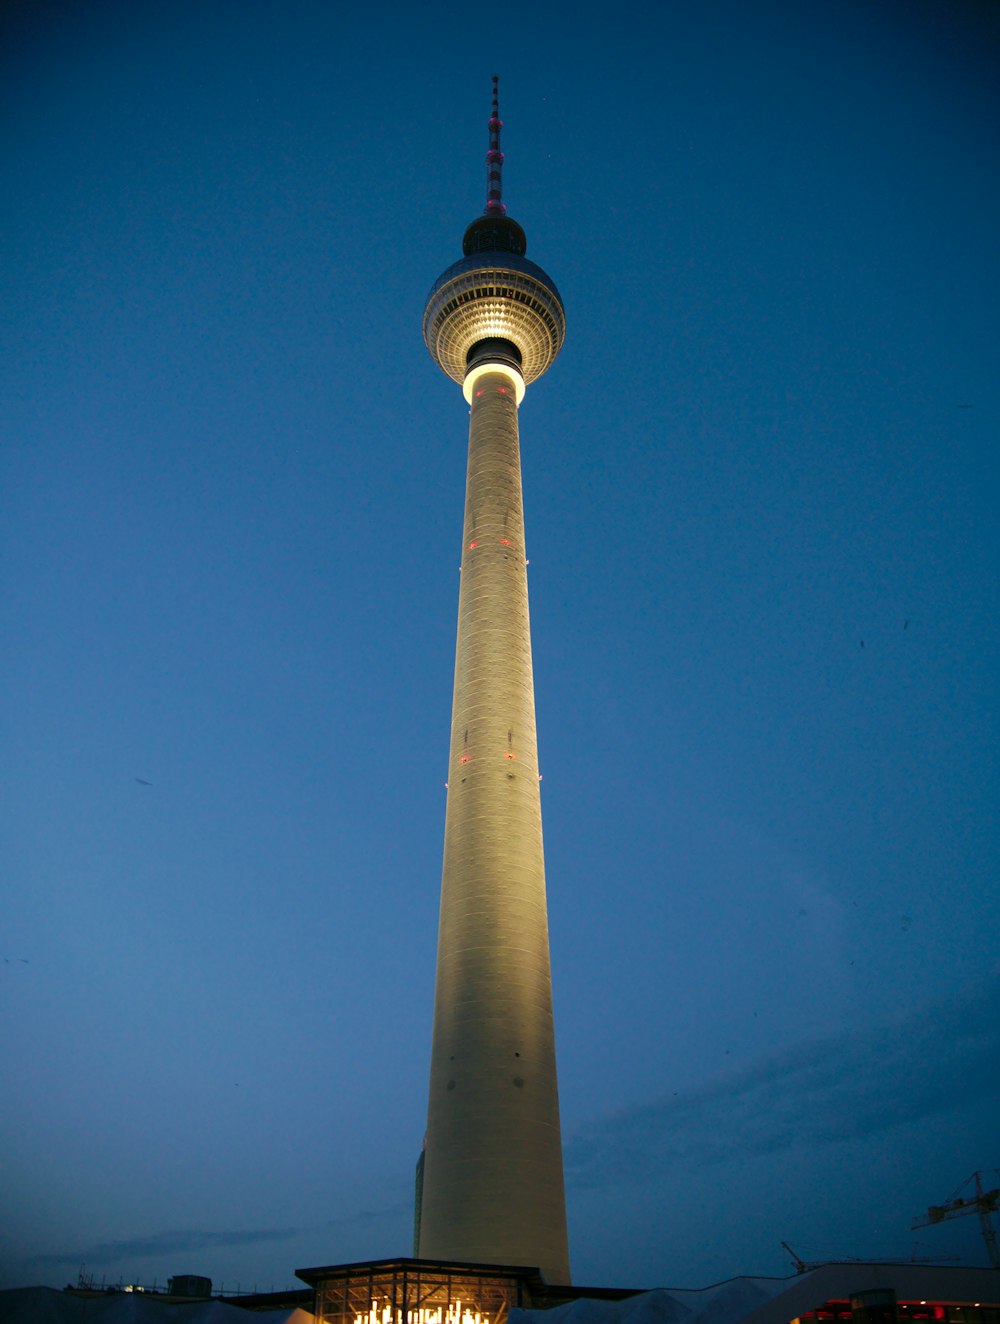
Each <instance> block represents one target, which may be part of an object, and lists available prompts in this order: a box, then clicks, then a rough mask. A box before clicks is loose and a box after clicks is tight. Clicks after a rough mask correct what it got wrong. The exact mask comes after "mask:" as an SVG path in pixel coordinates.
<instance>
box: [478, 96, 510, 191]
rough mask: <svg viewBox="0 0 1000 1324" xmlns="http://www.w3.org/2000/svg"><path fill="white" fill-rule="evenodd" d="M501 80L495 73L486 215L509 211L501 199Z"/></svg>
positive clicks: (488, 158) (487, 156)
mask: <svg viewBox="0 0 1000 1324" xmlns="http://www.w3.org/2000/svg"><path fill="white" fill-rule="evenodd" d="M499 82H500V76H499V74H494V75H493V114H492V115H491V116H490V150H489V151H488V152H487V153H486V206H485V207H484V208H483V214H484V215H486V216H505V215H506V213H507V208H506V207H505V206H504V205H503V203H502V202H501V200H500V198H501V193H502V181H501V178H500V174H501V171H502V170H503V152H501V150H500V130H501V129H502V128H503V120H502V119H501V118H500V94H499V92H498V90H497V86H498V84H499Z"/></svg>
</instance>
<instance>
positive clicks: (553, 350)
mask: <svg viewBox="0 0 1000 1324" xmlns="http://www.w3.org/2000/svg"><path fill="white" fill-rule="evenodd" d="M565 337H566V314H565V313H564V312H563V305H562V299H561V298H560V297H559V291H558V290H557V289H556V287H555V284H554V283H553V281H552V280H551V279H550V278H549V277H548V276H547V275H546V274H545V272H544V271H543V270H542V269H541V267H539V266H536V265H535V263H534V262H529V261H528V259H527V258H526V257H522V256H520V255H519V254H516V253H511V252H502V251H497V250H493V251H492V252H478V253H472V254H470V255H469V256H468V257H464V258H461V259H460V260H459V261H458V262H456V263H454V264H453V265H452V266H450V267H449V268H448V270H447V271H445V272H444V274H443V275H442V276H440V277H439V279H438V280H437V281H436V282H435V283H434V285H433V287H432V288H431V292H430V294H429V295H428V296H427V308H426V310H425V312H424V343H425V344H426V346H427V348H428V349H429V350H430V353H431V357H432V358H433V359H434V362H435V363H436V364H437V365H438V367H439V368H440V369H441V370H442V372H445V373H447V374H448V376H449V377H450V378H451V379H452V381H456V382H458V383H459V385H461V383H462V382H463V381H464V379H465V373H466V368H467V366H468V364H469V360H470V357H471V355H472V351H473V350H474V349H475V347H476V345H477V344H479V343H480V342H481V341H484V340H506V341H509V342H510V344H512V345H514V346H515V347H516V349H517V351H518V353H519V354H520V356H521V374H522V376H523V377H524V381H525V384H526V385H528V384H530V383H531V382H533V381H536V380H537V379H538V378H539V377H541V375H542V373H543V372H545V371H546V369H548V368H549V367H551V365H552V364H553V362H554V361H555V358H556V355H557V354H558V353H559V351H560V349H561V348H562V343H563V340H564V339H565Z"/></svg>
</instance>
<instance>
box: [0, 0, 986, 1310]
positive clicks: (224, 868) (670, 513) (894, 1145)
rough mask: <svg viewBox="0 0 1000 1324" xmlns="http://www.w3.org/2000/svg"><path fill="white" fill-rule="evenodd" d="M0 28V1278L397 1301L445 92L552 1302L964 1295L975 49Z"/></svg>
mask: <svg viewBox="0 0 1000 1324" xmlns="http://www.w3.org/2000/svg"><path fill="white" fill-rule="evenodd" d="M4 12H5V16H4V18H3V19H2V27H0V102H2V115H0V121H2V126H3V127H2V132H0V150H2V171H3V177H4V181H5V188H4V202H3V205H2V211H0V215H2V233H3V248H4V256H3V261H2V264H0V285H2V310H3V311H2V324H3V354H2V382H0V387H2V401H3V404H2V410H0V427H2V432H3V459H2V469H0V473H2V506H3V512H4V513H3V521H2V534H0V539H2V567H0V581H2V598H0V640H2V644H0V656H2V674H3V685H2V699H0V705H2V708H0V718H2V721H0V767H2V775H3V782H2V792H0V795H2V805H0V816H2V817H0V826H2V835H3V840H2V854H0V868H2V875H0V876H2V881H3V889H2V892H3V909H2V914H3V922H2V929H0V932H2V935H3V941H2V956H3V961H2V963H0V1026H2V1030H0V1062H2V1072H3V1076H4V1078H5V1079H4V1083H3V1088H2V1091H0V1156H2V1174H3V1175H2V1177H0V1223H2V1230H0V1245H2V1251H0V1286H8V1287H10V1286H20V1285H27V1284H34V1283H45V1284H50V1285H52V1286H56V1287H60V1286H62V1285H63V1284H65V1283H66V1282H67V1281H70V1282H75V1281H76V1278H77V1273H78V1272H79V1270H80V1268H81V1265H85V1266H86V1272H87V1273H90V1274H93V1275H94V1276H95V1278H96V1279H97V1280H98V1281H100V1280H101V1279H102V1278H105V1279H107V1280H108V1281H112V1282H117V1281H118V1280H119V1278H125V1279H126V1280H129V1279H132V1280H138V1281H140V1282H145V1283H152V1282H153V1280H154V1279H156V1280H158V1281H159V1282H160V1283H161V1284H162V1283H163V1282H164V1280H165V1278H166V1277H167V1276H169V1275H171V1274H179V1273H199V1274H206V1275H208V1276H210V1277H212V1278H213V1280H214V1281H215V1284H216V1286H220V1285H223V1284H224V1285H225V1286H226V1287H227V1288H234V1287H235V1286H236V1284H237V1283H240V1284H241V1285H242V1286H243V1287H244V1288H247V1287H252V1286H254V1285H255V1284H256V1285H257V1286H258V1287H260V1288H261V1289H265V1290H266V1289H268V1288H270V1287H272V1286H273V1287H275V1288H279V1287H284V1286H289V1285H295V1278H294V1271H295V1269H296V1268H298V1267H303V1266H310V1265H319V1264H331V1263H339V1262H346V1261H352V1260H357V1259H363V1258H386V1257H390V1256H397V1255H407V1254H410V1253H412V1199H413V1169H414V1164H415V1162H416V1159H417V1156H418V1153H419V1151H420V1144H421V1138H422V1134H423V1127H424V1122H425V1115H426V1091H427V1075H428V1067H429V1055H430V1036H431V1019H432V1010H433V1008H432V1003H433V984H434V959H435V945H436V931H437V910H438V891H439V884H440V870H441V849H442V840H443V828H444V805H445V790H444V786H443V783H444V781H445V779H446V776H447V757H448V736H449V721H450V709H451V685H452V672H453V662H454V640H455V623H456V611H457V595H458V564H459V560H460V555H461V534H462V510H463V500H464V484H465V459H466V442H467V436H466V432H467V416H468V410H467V407H466V405H465V403H464V401H463V399H462V395H461V392H460V390H459V388H458V387H457V386H455V385H454V384H453V383H452V382H450V381H449V380H448V379H447V378H446V377H445V376H444V375H443V374H442V373H441V372H440V371H439V370H438V369H437V368H435V366H434V364H433V363H432V361H431V359H430V357H429V355H428V354H427V351H426V349H425V348H424V345H423V343H422V340H421V335H420V325H421V316H422V312H423V307H424V300H425V298H426V294H427V291H428V289H429V288H430V286H431V284H432V283H433V282H434V280H435V279H436V278H437V277H438V275H439V274H440V273H441V272H442V271H443V270H444V269H445V267H447V266H448V265H449V264H450V263H452V262H453V261H455V260H456V259H457V258H458V257H459V256H461V237H462V232H463V229H464V227H465V226H466V224H467V223H468V222H469V221H470V220H472V219H473V217H474V216H475V215H476V214H477V213H478V212H479V211H481V209H482V207H483V203H484V201H485V166H484V160H483V158H484V154H485V151H486V147H487V140H486V120H487V118H488V114H489V97H490V78H491V75H492V74H493V73H494V72H496V73H499V75H500V80H501V81H500V93H501V114H502V117H503V120H504V132H503V143H502V145H503V148H504V151H505V153H506V158H507V159H506V166H505V170H504V191H505V200H506V202H507V203H508V205H509V209H510V214H511V215H512V216H514V217H515V218H516V219H517V220H518V221H520V222H521V224H522V225H523V226H524V227H525V229H526V231H527V235H528V257H529V258H531V259H533V260H534V261H536V262H538V263H539V264H540V265H542V266H543V267H544V268H545V270H546V271H548V273H549V274H550V275H551V276H552V278H553V280H554V281H555V282H556V284H557V285H558V287H559V289H560V291H561V293H562V296H563V299H564V302H565V306H566V312H567V318H568V325H569V330H568V335H567V340H566V345H565V348H564V350H563V352H562V355H561V357H560V358H559V360H558V362H557V363H556V364H555V366H554V367H553V368H552V370H551V371H550V372H549V373H548V374H547V375H546V377H545V378H544V379H543V380H542V381H540V382H539V383H537V384H536V385H534V386H532V387H531V388H530V389H529V391H528V395H527V398H526V400H525V402H524V404H523V406H522V408H521V419H520V423H521V444H522V458H523V476H524V491H525V512H526V522H527V533H528V555H529V557H530V563H531V568H530V570H529V583H530V591H531V607H532V628H533V645H534V666H535V694H536V703H537V712H538V733H539V745H540V753H541V766H542V771H543V776H544V781H543V787H542V805H543V814H544V820H545V834H546V865H547V878H548V892H549V920H550V926H551V940H552V959H553V980H554V993H555V1012H556V1030H557V1044H558V1052H559V1072H560V1091H561V1100H562V1123H563V1138H564V1146H565V1154H566V1179H567V1197H568V1215H569V1233H570V1249H571V1255H572V1261H573V1272H574V1278H575V1280H576V1281H577V1282H579V1283H587V1284H596V1285H612V1284H615V1285H617V1284H621V1285H631V1286H640V1287H641V1286H648V1287H654V1286H673V1287H699V1286H703V1285H705V1284H708V1283H711V1282H713V1281H716V1280H719V1279H722V1278H726V1277H730V1276H733V1275H736V1274H744V1273H757V1274H776V1275H782V1274H785V1273H788V1272H791V1267H792V1266H791V1264H790V1262H789V1260H788V1257H787V1256H786V1255H785V1253H784V1251H782V1249H781V1247H780V1244H779V1243H780V1241H782V1240H785V1241H787V1242H789V1243H790V1244H791V1245H792V1247H793V1248H794V1249H795V1251H796V1252H798V1253H799V1254H800V1255H801V1256H802V1257H803V1258H804V1259H827V1258H840V1257H849V1256H857V1257H871V1258H907V1257H909V1256H910V1255H911V1254H913V1253H916V1254H918V1255H942V1256H943V1255H953V1256H954V1255H960V1256H961V1257H962V1262H963V1263H973V1264H982V1263H985V1252H984V1248H983V1242H982V1239H981V1237H980V1235H979V1229H978V1225H977V1221H976V1219H975V1218H964V1219H962V1220H957V1221H955V1222H952V1223H946V1224H944V1225H942V1226H940V1227H937V1228H931V1229H925V1230H922V1231H919V1232H916V1233H914V1232H911V1230H910V1224H911V1221H912V1220H913V1219H914V1218H915V1217H917V1216H918V1215H920V1214H921V1213H922V1212H924V1211H925V1210H926V1208H927V1206H928V1205H930V1204H932V1203H940V1202H942V1201H944V1200H946V1199H947V1198H948V1197H949V1196H950V1195H951V1194H952V1193H953V1191H954V1190H955V1188H956V1187H958V1186H959V1184H960V1183H961V1182H962V1181H963V1180H964V1179H965V1178H966V1177H968V1176H969V1175H970V1174H971V1173H972V1172H973V1171H974V1170H976V1169H982V1170H983V1171H984V1175H985V1179H986V1180H987V1181H988V1182H989V1183H990V1184H991V1185H997V1184H1000V1178H998V1176H997V1171H996V1169H997V1167H998V1166H1000V1128H998V1125H997V1122H998V1117H1000V957H998V930H1000V883H998V878H1000V868H998V865H1000V859H998V856H1000V849H998V830H997V827H998V825H997V805H998V801H1000V769H998V754H997V750H998V732H997V702H996V700H997V676H998V675H1000V647H998V643H1000V640H998V620H1000V613H998V607H1000V602H998V592H997V584H998V579H997V568H998V566H997V562H998V547H1000V539H998V529H997V511H998V508H1000V490H998V489H1000V484H998V481H997V479H998V464H997V446H998V435H1000V353H998V348H1000V344H998V341H1000V337H998V315H997V310H998V308H1000V245H998V241H997V236H998V233H1000V222H998V217H1000V172H998V159H997V158H998V152H997V144H998V130H1000V77H998V72H997V71H998V56H1000V7H998V6H997V5H996V4H995V3H988V2H986V0H984V2H983V3H973V2H972V0H951V2H950V3H945V2H944V0H908V2H907V3H890V2H883V3H880V2H879V0H865V2H864V3H861V2H854V0H813V2H812V3H810V2H809V0H798V2H796V0H702V2H701V3H699V4H688V3H685V4H680V3H670V4H660V5H652V4H650V5H639V6H636V5H625V6H617V7H616V6H606V5H602V6H596V5H586V4H583V5H581V4H578V3H573V4H571V3H568V2H567V3H548V2H547V0H541V3H538V4H533V5H526V6H523V7H520V8H519V7H517V6H510V5H507V6H488V5H470V4H458V3H454V4H443V3H434V2H433V0H431V3H429V4H427V5H403V4H401V3H396V0H386V2H385V3H382V4H380V5H364V4H362V5H358V4H343V3H338V2H337V0H328V2H327V3H320V2H319V0H288V3H284V4H278V3H261V2H260V0H239V3H237V2H236V0H202V2H201V3H198V4H195V3H189V2H188V0H152V2H150V0H143V2H142V3H131V4H126V3H115V2H113V0H92V2H90V3H83V2H82V0H78V2H75V3H74V2H71V0H66V2H65V3H55V2H54V0H34V2H33V3H32V2H30V0H20V2H19V3H13V4H10V5H8V6H7V7H6V8H5V11H4ZM915 1242H919V1245H917V1246H916V1247H915Z"/></svg>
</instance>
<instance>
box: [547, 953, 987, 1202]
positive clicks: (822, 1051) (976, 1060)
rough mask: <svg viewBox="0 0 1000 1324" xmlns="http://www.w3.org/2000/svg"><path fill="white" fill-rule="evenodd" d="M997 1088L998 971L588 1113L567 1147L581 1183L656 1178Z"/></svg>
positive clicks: (846, 1134)
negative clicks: (888, 1013)
mask: <svg viewBox="0 0 1000 1324" xmlns="http://www.w3.org/2000/svg"><path fill="white" fill-rule="evenodd" d="M956 1080H959V1081H961V1082H962V1088H961V1090H956V1089H955V1082H956ZM997 1094H1000V978H991V979H989V980H988V981H986V983H984V984H983V985H981V986H979V987H978V988H976V989H975V990H973V991H972V992H971V993H966V994H965V995H963V996H960V997H956V998H954V999H951V1000H949V1001H947V1002H943V1003H939V1004H937V1005H935V1006H931V1007H925V1008H921V1009H920V1010H919V1011H917V1012H913V1013H911V1014H910V1015H908V1016H906V1017H904V1018H902V1019H900V1020H899V1021H896V1022H894V1023H892V1024H887V1025H881V1026H878V1027H874V1028H869V1029H862V1030H859V1031H858V1032H857V1033H855V1034H845V1035H837V1036H831V1037H829V1038H824V1039H815V1040H811V1041H810V1042H807V1043H804V1044H798V1045H796V1046H795V1047H793V1048H789V1049H785V1050H783V1051H781V1052H778V1053H773V1054H769V1055H768V1056H767V1057H764V1058H761V1059H759V1060H758V1061H756V1062H754V1063H751V1064H750V1065H749V1066H747V1067H745V1068H743V1069H741V1070H738V1071H734V1072H732V1073H730V1074H728V1075H726V1076H723V1077H720V1078H716V1079H715V1080H714V1081H713V1082H711V1083H710V1084H709V1085H707V1086H705V1087H704V1088H702V1089H700V1090H696V1091H692V1092H690V1093H687V1094H685V1095H683V1096H681V1097H674V1098H670V1099H661V1100H658V1101H657V1102H655V1103H650V1104H647V1105H643V1106H641V1107H637V1108H631V1109H629V1110H628V1111H626V1112H623V1113H618V1114H616V1115H613V1116H611V1117H608V1118H605V1119H603V1120H601V1121H599V1122H596V1123H593V1124H592V1125H590V1126H588V1127H586V1128H584V1129H583V1130H581V1131H579V1132H578V1133H577V1134H576V1136H574V1137H573V1138H572V1140H571V1141H570V1143H569V1144H568V1145H567V1149H566V1163H567V1169H568V1175H569V1177H570V1180H571V1181H572V1182H573V1183H574V1184H576V1185H577V1186H578V1187H589V1186H600V1185H603V1184H605V1183H606V1182H607V1181H609V1180H614V1181H616V1182H617V1181H621V1180H623V1179H625V1180H642V1179H643V1178H655V1177H657V1176H658V1175H659V1174H660V1173H661V1172H663V1171H665V1170H666V1169H668V1168H669V1169H671V1170H673V1171H677V1170H678V1169H679V1168H687V1169H692V1170H693V1169H700V1168H704V1167H706V1166H709V1165H711V1164H715V1163H722V1162H726V1161H728V1160H730V1159H733V1158H735V1157H737V1156H747V1155H764V1154H774V1153H777V1152H780V1151H782V1150H788V1149H792V1148H793V1147H797V1146H803V1147H815V1146H817V1145H825V1144H833V1143H836V1142H837V1141H842V1140H851V1139H859V1138H863V1137H866V1136H870V1135H874V1134H877V1133H878V1132H880V1131H885V1130H887V1129H888V1128H890V1127H893V1126H896V1125H898V1124H900V1123H904V1122H906V1123H909V1122H914V1121H918V1120H920V1119H921V1118H924V1117H930V1116H934V1115H936V1114H940V1113H945V1112H949V1111H951V1110H952V1109H954V1108H956V1107H958V1106H964V1105H966V1104H969V1103H973V1102H976V1101H978V1100H980V1099H983V1098H989V1097H991V1096H993V1095H997Z"/></svg>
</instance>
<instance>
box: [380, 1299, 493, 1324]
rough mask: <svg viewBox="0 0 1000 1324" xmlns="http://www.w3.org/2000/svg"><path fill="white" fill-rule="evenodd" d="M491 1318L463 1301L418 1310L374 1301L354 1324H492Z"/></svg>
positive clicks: (387, 1302) (420, 1307) (421, 1307)
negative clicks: (394, 1306)
mask: <svg viewBox="0 0 1000 1324" xmlns="http://www.w3.org/2000/svg"><path fill="white" fill-rule="evenodd" d="M491 1318H492V1317H491V1316H490V1315H488V1314H485V1313H484V1312H483V1311H481V1310H476V1309H475V1308H474V1307H473V1306H471V1305H468V1304H465V1305H463V1303H462V1302H461V1301H450V1302H449V1303H448V1305H447V1306H419V1307H418V1308H417V1309H416V1310H407V1311H406V1312H405V1314H404V1312H403V1310H402V1309H400V1308H399V1307H397V1308H396V1309H395V1310H393V1308H392V1305H391V1303H390V1302H389V1301H382V1302H381V1303H380V1302H378V1301H373V1302H372V1303H371V1306H370V1307H369V1309H368V1312H367V1313H366V1314H364V1315H355V1316H354V1324H491Z"/></svg>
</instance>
